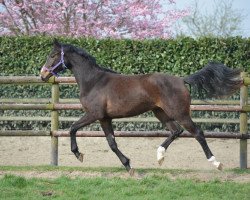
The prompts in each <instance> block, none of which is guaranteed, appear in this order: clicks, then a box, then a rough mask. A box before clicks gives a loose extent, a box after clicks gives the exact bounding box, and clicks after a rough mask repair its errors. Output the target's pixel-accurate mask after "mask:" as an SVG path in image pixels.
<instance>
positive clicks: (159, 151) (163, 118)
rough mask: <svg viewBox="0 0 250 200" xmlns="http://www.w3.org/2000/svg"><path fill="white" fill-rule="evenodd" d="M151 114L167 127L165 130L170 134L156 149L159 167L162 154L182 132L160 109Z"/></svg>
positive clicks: (162, 159)
mask: <svg viewBox="0 0 250 200" xmlns="http://www.w3.org/2000/svg"><path fill="white" fill-rule="evenodd" d="M153 112H154V114H155V116H156V117H157V118H158V119H159V120H160V122H161V123H162V124H163V126H167V128H168V129H169V131H170V132H171V135H170V136H169V137H168V138H167V139H166V140H165V141H164V142H163V143H162V144H161V145H160V146H159V147H158V149H157V160H158V163H159V164H160V165H161V164H162V163H163V161H164V153H165V151H166V150H167V148H168V146H169V145H170V144H171V143H172V142H173V141H174V140H175V139H176V138H177V137H179V136H180V134H181V133H182V132H183V129H182V128H181V126H180V125H179V124H178V123H177V122H176V121H173V120H171V119H170V118H169V117H168V116H167V115H166V113H165V112H164V111H163V110H162V109H155V110H153Z"/></svg>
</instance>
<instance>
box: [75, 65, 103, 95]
mask: <svg viewBox="0 0 250 200" xmlns="http://www.w3.org/2000/svg"><path fill="white" fill-rule="evenodd" d="M72 72H73V74H74V76H75V79H76V82H77V85H78V87H79V89H80V93H81V95H87V94H88V93H89V91H90V90H91V89H92V87H93V86H94V84H95V83H96V80H98V77H99V76H101V71H100V70H98V68H96V67H94V66H91V64H90V63H89V62H81V63H78V64H75V65H74V66H72Z"/></svg>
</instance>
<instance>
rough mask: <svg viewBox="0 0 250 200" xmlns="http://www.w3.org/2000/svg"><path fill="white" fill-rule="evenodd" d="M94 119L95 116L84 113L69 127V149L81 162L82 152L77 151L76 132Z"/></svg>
mask: <svg viewBox="0 0 250 200" xmlns="http://www.w3.org/2000/svg"><path fill="white" fill-rule="evenodd" d="M94 121H96V118H95V117H93V116H92V115H90V114H88V113H86V114H85V115H84V116H83V117H82V118H80V119H79V120H78V121H77V122H75V123H74V124H73V125H72V126H71V128H70V139H71V151H72V152H73V153H74V154H75V156H76V158H77V159H78V160H80V161H81V162H83V154H82V153H80V152H79V151H78V146H77V142H76V132H77V130H78V129H80V128H82V127H84V126H87V125H89V124H91V123H93V122H94Z"/></svg>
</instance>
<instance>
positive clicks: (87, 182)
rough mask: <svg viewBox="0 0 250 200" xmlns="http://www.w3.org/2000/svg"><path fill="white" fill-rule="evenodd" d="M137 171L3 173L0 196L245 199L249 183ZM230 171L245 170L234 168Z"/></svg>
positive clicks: (75, 199) (18, 198) (79, 199)
mask: <svg viewBox="0 0 250 200" xmlns="http://www.w3.org/2000/svg"><path fill="white" fill-rule="evenodd" d="M0 170H2V171H5V170H8V171H19V172H22V171H27V170H33V171H53V170H60V171H74V170H78V171H85V172H103V173H120V172H122V173H123V172H124V170H123V169H122V168H111V169H110V168H94V169H93V168H72V167H57V168H54V167H49V166H45V167H44V166H42V167H0ZM137 171H139V172H138V173H148V172H150V175H149V176H143V177H142V178H139V179H138V178H137V179H136V178H119V177H112V178H110V177H105V176H103V177H94V178H83V177H79V178H75V179H73V178H68V177H60V178H57V179H38V178H29V179H27V178H24V177H18V176H14V175H5V176H3V177H2V178H0V199H1V200H9V199H11V200H12V199H13V200H29V199H30V200H33V199H34V200H40V199H65V200H68V199H70V200H84V199H90V200H95V199H96V200H100V199H107V200H113V199H114V200H120V199H122V200H126V199H129V200H133V199H135V200H147V199H150V200H151V199H153V200H154V199H156V200H158V199H164V200H165V199H171V200H172V199H185V200H187V199H190V200H196V199H202V200H206V199H213V200H214V199H220V200H221V199H225V200H228V199H233V200H235V199H241V200H244V199H249V197H250V183H236V182H230V181H227V182H222V181H220V180H213V181H208V182H203V181H198V180H192V179H176V180H172V179H170V178H168V177H167V176H166V175H164V176H161V173H163V174H164V173H165V172H166V173H171V174H175V173H177V174H178V173H183V172H186V173H189V172H190V171H185V170H155V169H154V170H153V169H152V170H150V169H149V170H146V169H141V170H137ZM232 173H240V174H242V173H249V170H246V172H243V171H241V170H236V172H234V171H233V172H232Z"/></svg>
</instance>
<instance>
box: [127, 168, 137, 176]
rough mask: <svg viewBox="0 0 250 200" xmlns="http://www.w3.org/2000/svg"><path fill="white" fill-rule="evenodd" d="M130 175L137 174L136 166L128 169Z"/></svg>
mask: <svg viewBox="0 0 250 200" xmlns="http://www.w3.org/2000/svg"><path fill="white" fill-rule="evenodd" d="M128 173H129V175H130V176H134V174H135V169H134V168H131V169H130V170H129V171H128Z"/></svg>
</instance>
